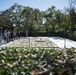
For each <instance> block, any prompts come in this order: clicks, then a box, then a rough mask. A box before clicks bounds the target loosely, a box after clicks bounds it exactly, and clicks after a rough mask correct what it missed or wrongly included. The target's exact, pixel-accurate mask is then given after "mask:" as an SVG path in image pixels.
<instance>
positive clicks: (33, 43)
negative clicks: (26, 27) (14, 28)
mask: <svg viewBox="0 0 76 75" xmlns="http://www.w3.org/2000/svg"><path fill="white" fill-rule="evenodd" d="M1 47H49V48H50V47H58V46H57V45H56V44H55V43H54V42H52V41H51V40H49V38H48V37H27V38H26V37H25V38H21V39H18V40H15V41H12V42H9V43H7V44H4V45H1Z"/></svg>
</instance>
